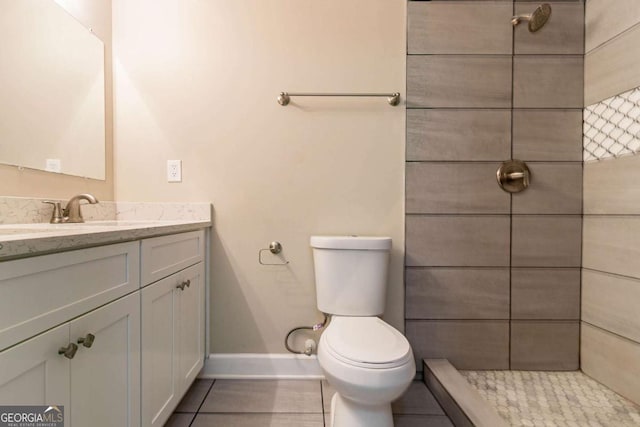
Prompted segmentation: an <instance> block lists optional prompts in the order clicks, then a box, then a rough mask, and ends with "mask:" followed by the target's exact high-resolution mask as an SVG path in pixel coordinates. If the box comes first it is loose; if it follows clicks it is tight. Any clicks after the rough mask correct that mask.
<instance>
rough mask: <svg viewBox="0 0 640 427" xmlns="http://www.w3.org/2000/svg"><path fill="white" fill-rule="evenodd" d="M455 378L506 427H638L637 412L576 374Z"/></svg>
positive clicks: (515, 373) (484, 374) (498, 373)
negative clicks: (507, 426) (462, 380)
mask: <svg viewBox="0 0 640 427" xmlns="http://www.w3.org/2000/svg"><path fill="white" fill-rule="evenodd" d="M460 373H461V374H462V375H463V376H464V377H465V378H466V379H467V381H468V382H469V383H470V384H471V385H472V386H473V387H474V388H475V389H476V390H478V392H479V393H480V395H481V396H482V397H483V398H484V399H485V400H486V401H487V402H489V403H490V404H491V406H493V407H494V409H496V411H497V412H498V413H499V414H500V415H501V416H502V417H503V418H504V419H506V420H507V421H508V422H509V423H510V424H511V425H512V426H526V427H538V426H543V427H545V426H569V427H584V426H589V427H609V426H610V427H632V426H635V427H637V426H640V406H637V405H634V404H633V403H632V402H630V401H628V400H626V399H624V398H623V397H621V396H619V395H617V394H616V393H614V392H613V391H611V390H609V389H608V388H606V387H604V386H603V385H601V384H600V383H598V382H596V381H594V380H592V379H591V378H589V377H588V376H586V375H585V374H583V373H582V372H579V371H578V372H536V371H460Z"/></svg>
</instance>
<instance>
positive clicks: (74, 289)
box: [0, 221, 211, 427]
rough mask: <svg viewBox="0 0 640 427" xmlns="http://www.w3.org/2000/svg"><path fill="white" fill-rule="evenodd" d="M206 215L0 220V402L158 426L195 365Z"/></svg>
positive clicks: (68, 422)
mask: <svg viewBox="0 0 640 427" xmlns="http://www.w3.org/2000/svg"><path fill="white" fill-rule="evenodd" d="M210 224H211V223H210V221H150V222H145V221H106V222H102V223H101V222H93V223H90V224H89V223H88V224H81V225H66V226H60V227H57V228H56V227H52V226H50V225H49V224H24V225H19V226H17V225H0V246H1V248H0V403H1V404H3V405H9V404H14V405H63V406H64V416H65V426H67V427H69V426H73V427H84V426H105V427H107V426H108V427H112V426H162V425H163V424H164V423H165V422H166V420H167V419H168V418H169V416H170V415H171V413H172V412H173V410H174V409H175V407H176V406H177V404H178V402H179V401H180V399H181V398H182V396H183V395H184V393H185V392H186V390H187V389H188V388H189V386H190V385H191V383H192V382H193V380H194V379H195V378H196V375H197V374H198V372H199V371H200V369H201V368H202V366H203V362H204V356H205V283H206V280H205V263H206V256H205V252H206V245H205V239H206V237H205V236H206V235H208V234H207V233H206V231H205V230H206V228H207V227H209V226H210Z"/></svg>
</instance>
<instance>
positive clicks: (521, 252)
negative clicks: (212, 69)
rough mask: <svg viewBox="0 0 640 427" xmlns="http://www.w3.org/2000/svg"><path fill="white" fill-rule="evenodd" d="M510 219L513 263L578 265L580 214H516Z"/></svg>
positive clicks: (547, 265) (528, 265)
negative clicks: (511, 223)
mask: <svg viewBox="0 0 640 427" xmlns="http://www.w3.org/2000/svg"><path fill="white" fill-rule="evenodd" d="M512 222H513V225H512V243H511V245H512V247H511V252H512V255H511V262H512V265H513V266H514V267H580V249H581V243H582V242H581V240H582V239H581V233H582V218H581V217H579V216H555V215H539V216H529V215H516V216H514V217H513V218H512Z"/></svg>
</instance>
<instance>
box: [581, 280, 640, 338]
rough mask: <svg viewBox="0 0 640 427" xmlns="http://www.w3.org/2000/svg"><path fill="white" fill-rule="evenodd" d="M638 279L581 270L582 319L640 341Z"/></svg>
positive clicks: (639, 288)
mask: <svg viewBox="0 0 640 427" xmlns="http://www.w3.org/2000/svg"><path fill="white" fill-rule="evenodd" d="M639 304H640V280H637V279H630V278H628V277H622V276H615V275H613V274H607V273H601V272H598V271H592V270H586V269H585V270H584V271H583V272H582V320H584V321H585V322H588V323H591V324H592V325H595V326H598V327H600V328H602V329H606V330H608V331H611V332H614V333H616V334H618V335H622V336H623V337H626V338H629V339H632V340H634V341H636V342H639V343H640V316H638V307H639Z"/></svg>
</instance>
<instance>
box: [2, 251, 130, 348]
mask: <svg viewBox="0 0 640 427" xmlns="http://www.w3.org/2000/svg"><path fill="white" fill-rule="evenodd" d="M0 265H1V268H0V349H3V348H6V347H8V346H10V345H13V344H15V343H17V342H20V341H22V340H24V339H26V338H29V337H31V336H34V335H36V334H38V333H40V332H42V331H44V330H46V329H49V328H51V327H52V326H55V325H58V324H61V323H63V322H65V321H67V320H69V319H71V318H73V317H76V316H79V315H81V314H83V313H86V312H88V311H90V310H92V309H94V308H96V307H98V306H100V305H103V304H106V303H108V302H109V301H112V300H114V299H116V298H119V297H121V296H123V295H126V294H127V293H130V292H133V291H135V290H136V289H137V288H139V286H140V270H139V265H140V253H139V242H130V243H121V244H117V245H109V246H101V247H97V248H90V249H84V250H77V251H70V252H63V253H59V254H52V255H44V256H39V257H33V258H27V259H20V260H15V261H6V262H3V263H2V264H0Z"/></svg>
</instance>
